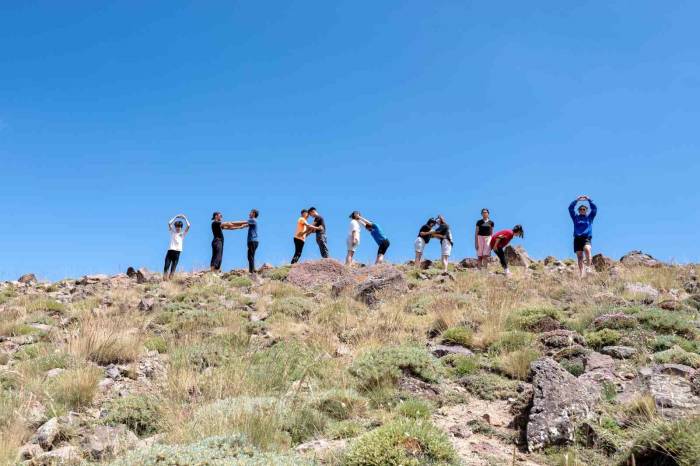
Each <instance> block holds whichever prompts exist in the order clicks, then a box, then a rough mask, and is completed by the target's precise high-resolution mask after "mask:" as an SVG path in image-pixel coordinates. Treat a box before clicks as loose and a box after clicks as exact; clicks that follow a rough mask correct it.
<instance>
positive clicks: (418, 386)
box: [398, 375, 440, 400]
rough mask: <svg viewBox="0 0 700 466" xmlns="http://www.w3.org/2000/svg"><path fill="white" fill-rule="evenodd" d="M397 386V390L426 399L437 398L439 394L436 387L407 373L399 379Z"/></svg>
mask: <svg viewBox="0 0 700 466" xmlns="http://www.w3.org/2000/svg"><path fill="white" fill-rule="evenodd" d="M398 387H399V390H402V391H404V392H408V393H411V394H413V395H415V396H417V397H419V398H425V399H428V400H437V399H438V397H439V396H440V389H438V387H436V386H434V385H431V384H429V383H427V382H424V381H422V380H420V379H417V378H415V377H411V376H409V375H404V376H403V377H401V378H400V379H399V383H398Z"/></svg>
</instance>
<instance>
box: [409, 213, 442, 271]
mask: <svg viewBox="0 0 700 466" xmlns="http://www.w3.org/2000/svg"><path fill="white" fill-rule="evenodd" d="M436 223H437V222H436V221H435V219H434V218H429V219H428V221H427V222H425V225H423V226H422V227H420V230H418V237H417V238H416V241H414V243H413V247H414V249H415V252H416V259H415V261H414V262H413V264H414V265H415V266H416V267H418V268H420V266H421V261H422V258H423V251H425V246H426V245H427V244H428V242H429V241H430V238H431V237H432V232H433V227H434V226H435V224H436Z"/></svg>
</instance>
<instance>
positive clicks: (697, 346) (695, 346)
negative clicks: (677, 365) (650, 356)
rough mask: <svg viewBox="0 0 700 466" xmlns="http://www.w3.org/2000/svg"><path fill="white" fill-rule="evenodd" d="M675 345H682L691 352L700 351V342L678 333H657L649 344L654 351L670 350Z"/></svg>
mask: <svg viewBox="0 0 700 466" xmlns="http://www.w3.org/2000/svg"><path fill="white" fill-rule="evenodd" d="M674 346H680V347H681V348H683V349H684V350H685V351H688V352H690V353H700V342H698V341H690V340H688V339H686V338H683V337H679V336H677V335H657V336H656V338H654V339H653V340H652V341H650V342H649V344H648V347H649V349H651V350H652V351H654V352H657V351H664V350H668V349H671V348H673V347H674Z"/></svg>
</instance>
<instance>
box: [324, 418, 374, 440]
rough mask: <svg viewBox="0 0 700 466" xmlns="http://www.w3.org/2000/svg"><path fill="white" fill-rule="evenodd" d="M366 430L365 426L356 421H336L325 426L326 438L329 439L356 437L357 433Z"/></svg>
mask: <svg viewBox="0 0 700 466" xmlns="http://www.w3.org/2000/svg"><path fill="white" fill-rule="evenodd" d="M366 430H367V429H365V427H364V426H363V425H362V424H360V423H359V422H358V421H354V420H347V421H337V422H333V423H331V424H330V425H329V426H328V427H327V428H326V435H328V438H330V439H333V440H337V439H344V438H353V437H357V436H358V435H360V434H363V433H364V432H365V431H366Z"/></svg>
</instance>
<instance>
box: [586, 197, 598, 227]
mask: <svg viewBox="0 0 700 466" xmlns="http://www.w3.org/2000/svg"><path fill="white" fill-rule="evenodd" d="M588 203H589V204H590V205H591V213H590V214H588V218H589V219H591V221H592V220H593V219H594V218H595V216H596V214H597V213H598V206H597V205H595V204H594V203H593V201H591V200H590V198H589V199H588Z"/></svg>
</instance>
